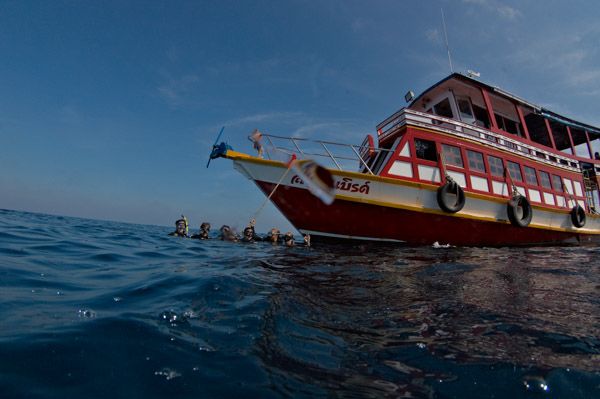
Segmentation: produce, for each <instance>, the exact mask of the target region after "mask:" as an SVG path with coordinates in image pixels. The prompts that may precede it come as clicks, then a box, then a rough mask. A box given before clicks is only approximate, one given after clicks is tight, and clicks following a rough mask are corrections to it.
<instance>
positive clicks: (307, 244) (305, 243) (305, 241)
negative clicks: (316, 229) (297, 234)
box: [304, 234, 310, 247]
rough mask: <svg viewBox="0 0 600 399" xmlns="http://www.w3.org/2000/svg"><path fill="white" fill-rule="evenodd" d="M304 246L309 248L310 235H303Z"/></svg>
mask: <svg viewBox="0 0 600 399" xmlns="http://www.w3.org/2000/svg"><path fill="white" fill-rule="evenodd" d="M304 246H305V247H310V234H304Z"/></svg>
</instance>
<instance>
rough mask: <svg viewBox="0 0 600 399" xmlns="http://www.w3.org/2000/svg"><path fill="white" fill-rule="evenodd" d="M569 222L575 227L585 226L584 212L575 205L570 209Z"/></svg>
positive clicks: (579, 206)
mask: <svg viewBox="0 0 600 399" xmlns="http://www.w3.org/2000/svg"><path fill="white" fill-rule="evenodd" d="M571 222H572V223H573V226H575V227H583V226H585V210H584V209H583V208H582V207H581V205H579V204H577V205H575V206H574V207H573V209H571Z"/></svg>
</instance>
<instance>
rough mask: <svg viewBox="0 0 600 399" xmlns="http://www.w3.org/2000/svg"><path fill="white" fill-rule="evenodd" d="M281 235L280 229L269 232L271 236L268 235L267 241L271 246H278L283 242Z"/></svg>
mask: <svg viewBox="0 0 600 399" xmlns="http://www.w3.org/2000/svg"><path fill="white" fill-rule="evenodd" d="M280 235H281V232H280V231H279V229H276V228H272V229H271V231H269V234H267V237H266V238H265V241H268V242H270V243H271V244H277V243H279V242H280V241H281V237H280Z"/></svg>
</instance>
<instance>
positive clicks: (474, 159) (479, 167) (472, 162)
mask: <svg viewBox="0 0 600 399" xmlns="http://www.w3.org/2000/svg"><path fill="white" fill-rule="evenodd" d="M467 160H468V162H469V169H471V170H474V171H477V172H482V173H485V164H484V163H483V154H482V153H480V152H475V151H471V150H467Z"/></svg>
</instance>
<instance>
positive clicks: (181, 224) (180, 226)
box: [175, 219, 187, 234]
mask: <svg viewBox="0 0 600 399" xmlns="http://www.w3.org/2000/svg"><path fill="white" fill-rule="evenodd" d="M186 227H187V223H186V221H185V219H179V220H177V221H176V222H175V231H176V232H177V234H185V230H186Z"/></svg>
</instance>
